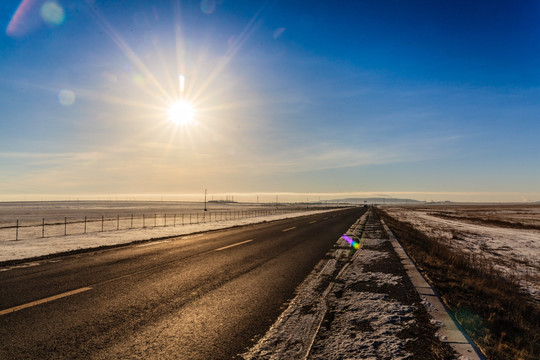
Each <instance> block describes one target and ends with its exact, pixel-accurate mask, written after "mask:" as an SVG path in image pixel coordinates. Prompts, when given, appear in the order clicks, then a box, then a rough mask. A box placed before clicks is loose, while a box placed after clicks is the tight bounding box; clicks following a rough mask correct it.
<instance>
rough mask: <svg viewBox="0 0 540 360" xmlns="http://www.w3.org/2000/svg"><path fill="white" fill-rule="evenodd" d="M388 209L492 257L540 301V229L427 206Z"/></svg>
mask: <svg viewBox="0 0 540 360" xmlns="http://www.w3.org/2000/svg"><path fill="white" fill-rule="evenodd" d="M385 211H387V212H388V214H389V215H390V216H392V217H394V218H396V219H397V220H399V221H403V222H407V223H409V224H411V225H412V226H413V227H414V228H416V229H417V230H420V231H422V232H424V233H425V234H427V235H428V236H432V237H436V238H438V239H442V240H445V241H446V242H447V243H449V244H450V245H451V246H453V247H455V248H458V249H462V250H465V251H468V252H470V253H471V254H474V256H477V257H479V258H485V259H487V260H489V261H490V262H491V263H492V264H493V266H494V267H495V268H497V269H499V270H501V271H503V272H504V273H505V274H506V275H507V276H509V277H517V278H518V279H519V282H520V284H521V286H522V288H523V289H524V290H525V291H527V292H529V293H530V294H531V295H532V296H533V297H534V298H535V299H536V300H537V301H540V231H539V230H530V229H513V228H506V227H497V226H492V225H480V224H471V223H469V222H466V221H461V220H454V219H446V218H440V217H437V216H433V215H430V214H429V212H430V209H426V208H418V209H415V208H402V207H390V208H385Z"/></svg>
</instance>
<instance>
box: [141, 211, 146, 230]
mask: <svg viewBox="0 0 540 360" xmlns="http://www.w3.org/2000/svg"><path fill="white" fill-rule="evenodd" d="M144 220H145V219H144V214H142V227H143V228H145V227H146V225H145V223H144Z"/></svg>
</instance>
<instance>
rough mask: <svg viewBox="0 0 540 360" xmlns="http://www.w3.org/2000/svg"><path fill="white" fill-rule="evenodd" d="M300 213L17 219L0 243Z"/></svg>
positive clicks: (3, 229)
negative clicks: (23, 220) (37, 220)
mask: <svg viewBox="0 0 540 360" xmlns="http://www.w3.org/2000/svg"><path fill="white" fill-rule="evenodd" d="M294 211H298V209H252V210H235V211H199V212H185V213H178V214H167V213H162V214H157V213H155V214H142V215H141V214H137V215H135V216H134V215H133V214H131V215H130V216H125V215H122V216H121V215H116V216H110V215H108V216H105V215H102V216H100V217H96V216H84V218H82V217H78V218H74V217H68V216H65V217H63V219H59V218H55V219H52V220H47V219H46V218H42V219H41V222H40V223H36V222H35V221H29V222H28V223H23V222H22V221H19V219H17V220H16V221H15V223H14V224H12V225H9V224H7V225H6V224H3V225H2V226H0V241H20V240H31V239H38V238H47V237H56V236H68V235H82V234H91V233H98V232H106V231H119V230H130V229H146V228H155V227H171V226H172V227H176V226H187V225H194V224H201V223H209V222H220V221H228V220H236V219H246V218H252V217H260V216H268V215H278V214H285V213H290V212H294Z"/></svg>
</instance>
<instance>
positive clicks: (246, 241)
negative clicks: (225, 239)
mask: <svg viewBox="0 0 540 360" xmlns="http://www.w3.org/2000/svg"><path fill="white" fill-rule="evenodd" d="M252 241H253V239H249V240H245V241H241V242H239V243H236V244H232V245H227V246H224V247H220V248H219V249H215V250H214V251H221V250H225V249H228V248H232V247H235V246H238V245H242V244H246V243H248V242H252Z"/></svg>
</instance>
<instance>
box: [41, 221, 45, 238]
mask: <svg viewBox="0 0 540 360" xmlns="http://www.w3.org/2000/svg"><path fill="white" fill-rule="evenodd" d="M44 237H45V218H43V219H42V221H41V238H44Z"/></svg>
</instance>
